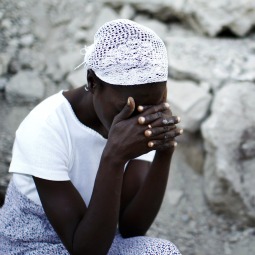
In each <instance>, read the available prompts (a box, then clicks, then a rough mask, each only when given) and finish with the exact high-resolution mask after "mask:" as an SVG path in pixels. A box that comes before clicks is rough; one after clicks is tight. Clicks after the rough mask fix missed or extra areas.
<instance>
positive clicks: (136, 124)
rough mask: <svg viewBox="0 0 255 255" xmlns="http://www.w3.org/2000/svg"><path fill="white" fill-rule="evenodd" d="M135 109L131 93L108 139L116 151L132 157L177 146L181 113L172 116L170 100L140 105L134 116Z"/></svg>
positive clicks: (121, 154)
mask: <svg viewBox="0 0 255 255" xmlns="http://www.w3.org/2000/svg"><path fill="white" fill-rule="evenodd" d="M134 110H135V102H134V99H133V98H132V97H129V98H128V103H127V105H125V106H124V108H123V109H122V111H121V112H120V113H119V114H117V115H116V116H115V118H114V120H113V123H112V126H111V129H110V131H109V135H108V143H109V144H110V146H111V149H112V152H113V153H114V152H116V154H115V155H118V156H119V157H123V158H124V159H125V160H130V159H133V158H136V157H138V156H140V155H142V154H145V153H148V152H149V151H151V150H166V149H174V147H175V146H176V145H177V143H176V141H175V137H176V136H179V135H181V134H182V133H183V130H182V129H180V128H178V127H176V124H177V123H179V122H180V117H177V116H172V113H171V110H170V108H169V104H168V103H161V104H159V105H152V106H151V105H150V106H149V105H147V106H141V105H140V106H138V107H137V110H138V114H137V115H135V116H131V115H132V113H133V112H134ZM109 144H108V145H109Z"/></svg>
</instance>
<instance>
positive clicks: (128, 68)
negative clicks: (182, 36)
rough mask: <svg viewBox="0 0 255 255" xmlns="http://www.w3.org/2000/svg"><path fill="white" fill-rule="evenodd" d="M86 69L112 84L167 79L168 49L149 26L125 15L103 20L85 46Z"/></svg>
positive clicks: (132, 83)
mask: <svg viewBox="0 0 255 255" xmlns="http://www.w3.org/2000/svg"><path fill="white" fill-rule="evenodd" d="M83 63H84V66H85V69H86V70H88V69H92V70H93V71H94V72H95V74H96V75H97V76H98V77H99V78H100V79H101V80H103V81H105V82H107V83H110V84H113V85H138V84H145V83H152V82H162V81H166V80H167V76H168V61H167V51H166V47H165V45H164V43H163V41H162V40H161V39H160V38H159V37H158V35H156V33H155V32H153V31H152V30H151V29H149V28H147V27H145V26H142V25H140V24H138V23H136V22H133V21H131V20H128V19H117V20H113V21H110V22H107V23H105V24H104V25H103V26H102V27H100V28H99V30H98V31H97V33H96V34H95V36H94V43H93V44H92V45H90V46H88V47H86V53H85V57H84V62H83Z"/></svg>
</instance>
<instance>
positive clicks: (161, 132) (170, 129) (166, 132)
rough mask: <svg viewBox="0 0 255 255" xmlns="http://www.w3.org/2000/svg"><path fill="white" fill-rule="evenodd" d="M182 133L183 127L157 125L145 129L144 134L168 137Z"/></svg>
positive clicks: (160, 137) (162, 137) (154, 136)
mask: <svg viewBox="0 0 255 255" xmlns="http://www.w3.org/2000/svg"><path fill="white" fill-rule="evenodd" d="M181 134H183V129H181V128H176V126H166V127H157V128H152V129H146V130H145V131H144V135H145V136H146V137H152V138H153V139H169V138H174V137H176V136H179V135H181Z"/></svg>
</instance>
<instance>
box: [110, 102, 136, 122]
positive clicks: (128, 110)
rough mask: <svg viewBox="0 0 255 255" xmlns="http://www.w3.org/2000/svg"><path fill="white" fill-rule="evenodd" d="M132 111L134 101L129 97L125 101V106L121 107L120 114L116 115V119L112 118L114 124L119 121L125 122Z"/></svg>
mask: <svg viewBox="0 0 255 255" xmlns="http://www.w3.org/2000/svg"><path fill="white" fill-rule="evenodd" d="M134 110H135V100H134V98H133V97H129V98H128V100H127V104H126V105H125V106H124V107H123V109H122V110H121V112H120V113H119V114H117V115H116V117H115V118H114V122H115V123H116V122H119V121H121V120H125V119H127V118H129V117H130V116H131V115H132V113H133V112H134Z"/></svg>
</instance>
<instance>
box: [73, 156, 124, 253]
mask: <svg viewBox="0 0 255 255" xmlns="http://www.w3.org/2000/svg"><path fill="white" fill-rule="evenodd" d="M123 169H124V164H123V163H122V162H118V161H116V159H113V157H112V156H108V155H106V154H103V155H102V158H101V162H100V166H99V169H98V173H97V177H96V180H95V185H94V190H93V193H92V197H91V201H90V204H89V206H88V208H87V211H86V214H85V215H84V217H83V218H82V219H81V221H80V223H79V225H78V227H77V229H76V231H75V234H74V237H73V249H72V250H73V251H74V254H106V253H107V251H108V249H109V248H110V246H111V244H112V241H113V239H114V235H115V232H116V228H117V222H118V217H119V209H120V197H121V187H122V180H123ZM80 251H81V252H80Z"/></svg>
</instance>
